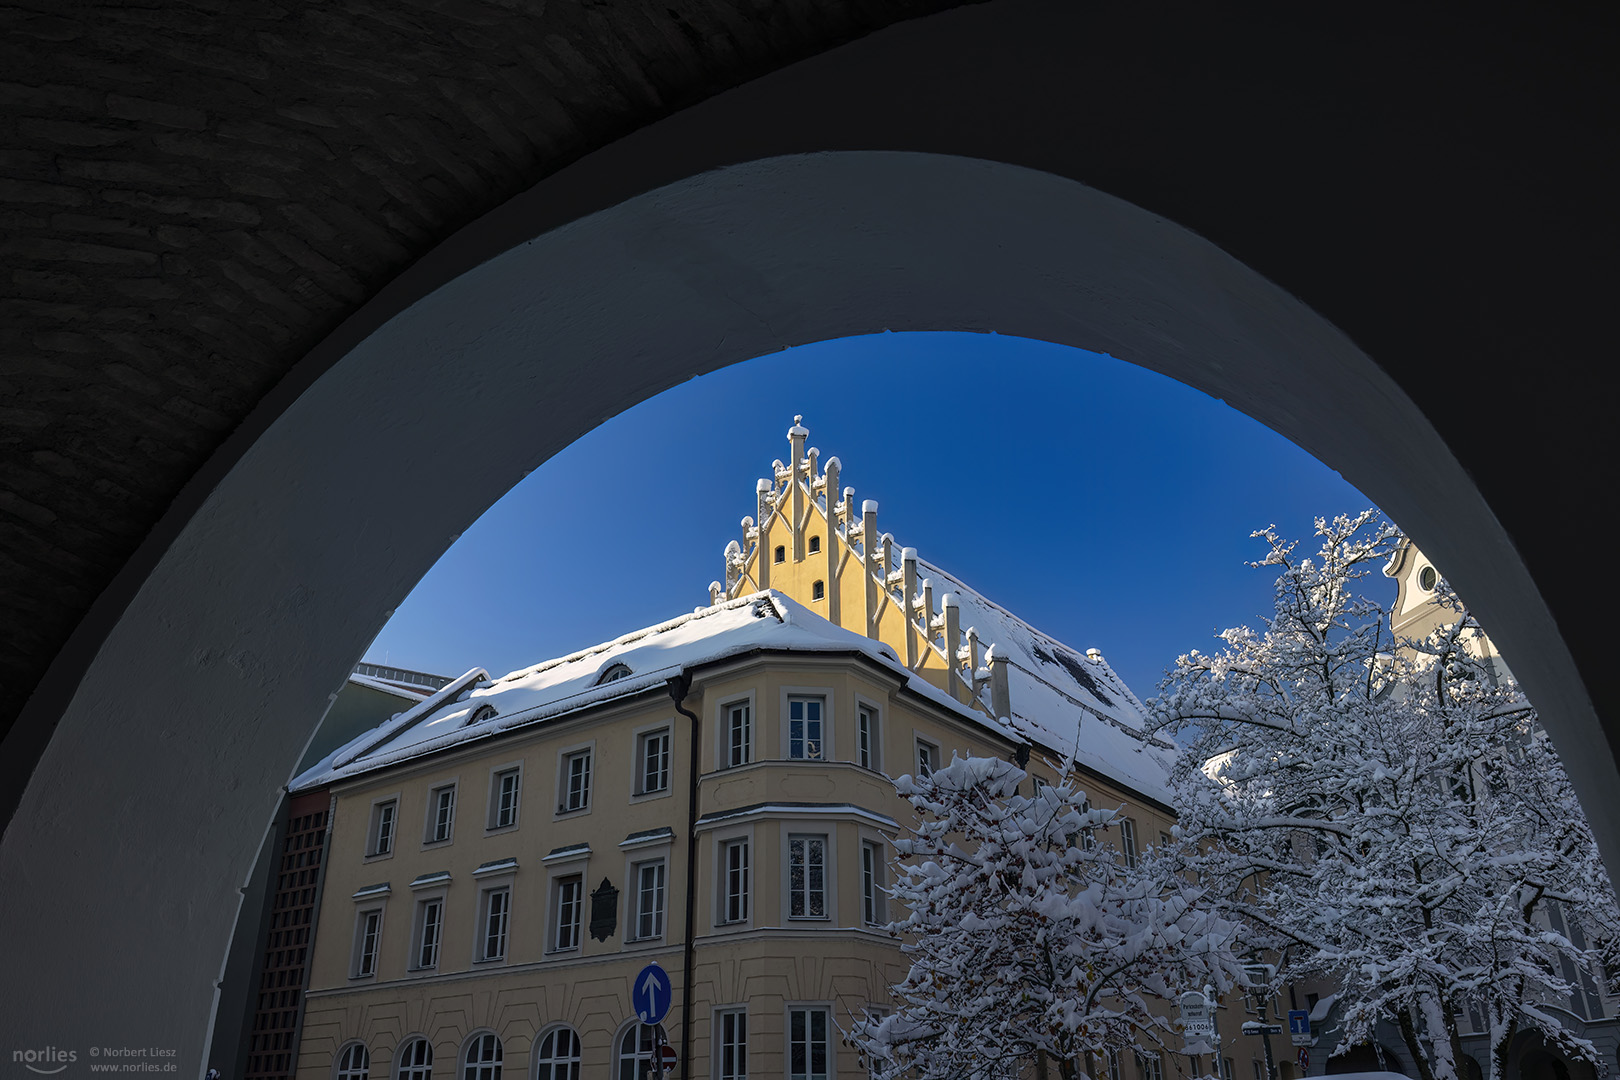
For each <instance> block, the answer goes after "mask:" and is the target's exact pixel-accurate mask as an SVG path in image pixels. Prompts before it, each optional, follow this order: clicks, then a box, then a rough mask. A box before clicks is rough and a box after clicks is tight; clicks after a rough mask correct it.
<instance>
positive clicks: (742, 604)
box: [289, 590, 1022, 791]
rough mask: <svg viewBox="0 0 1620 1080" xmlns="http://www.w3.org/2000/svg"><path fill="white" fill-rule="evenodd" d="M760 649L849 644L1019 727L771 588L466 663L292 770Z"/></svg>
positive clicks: (476, 734) (327, 778)
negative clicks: (430, 690)
mask: <svg viewBox="0 0 1620 1080" xmlns="http://www.w3.org/2000/svg"><path fill="white" fill-rule="evenodd" d="M761 650H771V651H778V650H780V651H791V652H838V653H848V652H855V653H860V654H863V655H865V656H867V657H869V658H870V659H871V660H873V661H874V662H876V663H877V664H879V665H881V666H883V667H886V668H888V669H889V670H890V671H892V672H894V673H895V674H896V675H898V676H900V677H901V678H903V679H904V680H905V682H906V685H907V686H908V688H909V689H911V690H912V691H914V692H916V693H917V694H920V695H922V696H923V697H926V698H928V699H929V700H930V701H932V702H933V703H934V704H935V705H937V706H939V707H940V708H941V709H944V710H947V711H949V712H953V713H955V714H957V715H958V716H959V717H961V718H963V719H965V720H969V721H971V722H973V723H975V724H980V725H983V726H995V727H996V728H997V730H998V731H1000V732H1001V733H1002V734H1003V736H1005V737H1008V738H1011V739H1012V740H1013V741H1015V742H1017V741H1022V740H1021V739H1020V737H1019V736H1018V735H1016V734H1015V733H1013V732H1010V731H1007V730H1006V729H1004V728H1000V727H999V726H996V725H994V723H993V722H992V721H989V720H988V719H987V718H986V717H985V716H984V715H983V714H982V713H979V712H976V711H974V710H973V709H972V708H970V707H969V706H967V705H963V704H961V703H960V702H957V701H954V700H953V699H952V698H951V697H950V696H949V695H947V694H946V693H945V692H944V691H942V690H940V689H939V688H938V687H936V686H934V685H933V684H931V683H929V682H928V681H927V680H926V679H924V678H922V677H921V676H918V675H914V674H912V673H911V672H908V671H907V670H906V668H905V665H904V664H903V663H902V662H901V661H900V659H899V658H898V657H896V656H895V655H894V652H893V650H892V649H890V648H889V647H888V646H887V645H884V644H883V643H882V642H879V641H873V640H871V639H869V638H866V637H862V636H861V635H859V634H855V633H852V632H850V631H848V630H845V629H842V628H841V627H838V626H835V625H833V624H832V623H830V622H828V621H827V620H826V619H824V618H822V617H821V616H820V615H817V614H816V613H815V612H813V611H811V610H810V609H809V608H807V607H805V606H804V605H802V604H800V603H798V602H797V601H795V600H793V599H791V598H789V597H787V596H784V595H782V594H781V593H779V592H776V591H774V590H767V591H765V592H759V593H753V594H751V595H748V596H742V597H738V598H737V599H735V600H728V601H725V602H724V603H721V604H717V605H715V606H713V607H709V608H699V609H698V610H696V611H694V612H692V613H691V614H689V615H683V616H681V617H680V618H678V619H672V620H670V621H669V622H664V623H660V624H658V625H657V626H650V627H647V628H645V629H643V630H637V631H636V632H634V633H631V634H626V635H624V636H623V637H620V638H616V639H614V640H613V641H608V642H603V643H602V644H600V645H596V646H593V647H592V648H589V649H584V650H582V651H580V652H577V653H573V654H571V655H569V656H564V657H559V658H557V659H554V660H547V661H545V662H544V663H540V664H535V665H533V666H532V667H527V668H522V669H520V670H518V671H514V672H512V673H511V674H509V675H505V676H502V677H501V678H499V679H491V678H490V677H489V675H488V673H487V672H485V671H483V670H482V669H477V668H475V669H473V670H472V671H469V672H467V673H466V674H465V675H462V676H461V677H460V678H458V679H455V680H453V681H451V682H450V683H449V684H448V685H446V686H445V687H444V688H443V689H442V690H440V691H439V692H438V693H436V694H434V695H433V696H432V697H430V698H428V699H427V700H425V701H423V702H421V703H420V704H418V705H416V706H414V707H412V708H411V709H408V710H407V711H405V712H403V713H399V714H397V715H395V716H394V717H393V718H392V719H390V720H389V721H387V722H386V723H384V724H381V725H379V726H377V727H375V728H372V729H371V730H370V731H367V732H364V733H363V734H361V735H360V736H358V737H357V738H355V739H353V740H351V741H350V742H348V743H346V744H345V745H343V746H340V747H338V748H337V749H336V750H334V751H333V752H332V753H331V754H329V755H327V756H326V757H325V758H324V759H322V760H321V761H319V762H317V763H316V764H315V765H314V766H313V767H311V768H310V769H308V770H306V771H305V772H304V773H302V774H301V775H299V776H298V777H296V778H295V779H294V780H293V781H292V783H291V784H290V785H289V788H290V789H291V790H293V791H301V790H307V789H310V788H315V787H320V786H323V785H326V784H330V783H333V782H336V781H339V780H344V779H348V778H350V777H354V776H359V775H363V774H364V773H367V772H371V771H372V770H374V769H379V768H383V767H384V766H388V765H394V764H398V763H400V762H403V761H409V760H411V759H414V758H418V757H422V756H425V755H427V754H432V753H435V752H437V751H440V750H445V749H449V748H451V747H455V746H460V745H463V744H466V743H470V742H473V741H475V740H479V739H486V738H489V737H492V736H494V735H498V734H501V733H503V732H507V731H511V730H513V729H516V728H521V727H529V726H533V725H537V724H541V723H544V722H546V721H549V720H555V719H558V718H560V717H563V716H568V715H571V714H573V713H576V712H578V711H580V710H582V709H585V708H589V707H592V706H596V705H601V704H603V703H606V702H609V701H613V700H616V699H620V698H627V697H632V696H634V695H636V694H640V693H644V692H646V691H648V690H652V689H661V688H662V687H663V686H664V685H665V683H667V681H668V680H669V679H671V678H674V677H675V676H677V675H679V674H680V673H681V672H682V671H683V670H687V669H690V668H693V667H695V666H698V665H701V664H710V663H714V662H716V661H720V660H725V659H728V658H731V657H736V656H743V655H746V654H748V653H752V652H758V651H761Z"/></svg>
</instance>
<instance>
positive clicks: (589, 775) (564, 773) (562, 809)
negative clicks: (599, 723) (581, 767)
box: [556, 739, 596, 818]
mask: <svg viewBox="0 0 1620 1080" xmlns="http://www.w3.org/2000/svg"><path fill="white" fill-rule="evenodd" d="M579 758H584V760H585V784H584V788H583V793H582V800H583V801H581V803H580V804H579V805H578V806H571V805H570V799H571V797H572V795H573V790H574V789H573V786H572V783H571V781H572V778H573V762H574V761H575V760H577V759H579ZM595 784H596V740H595V739H592V740H591V741H590V742H586V743H580V744H578V745H576V746H565V747H563V748H562V749H560V750H558V751H557V814H556V816H557V817H560V818H561V817H576V816H583V815H585V814H589V813H590V812H591V803H592V798H591V788H592V787H593V786H594V785H595Z"/></svg>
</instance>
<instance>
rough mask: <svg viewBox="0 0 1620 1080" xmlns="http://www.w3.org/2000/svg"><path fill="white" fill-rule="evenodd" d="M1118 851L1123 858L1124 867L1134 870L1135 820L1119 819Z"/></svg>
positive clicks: (1135, 856) (1135, 858)
mask: <svg viewBox="0 0 1620 1080" xmlns="http://www.w3.org/2000/svg"><path fill="white" fill-rule="evenodd" d="M1119 850H1120V854H1122V855H1124V856H1125V865H1126V866H1127V867H1131V868H1133V869H1134V868H1135V866H1136V860H1137V852H1136V819H1135V818H1128V817H1121V818H1120V819H1119Z"/></svg>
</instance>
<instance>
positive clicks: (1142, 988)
mask: <svg viewBox="0 0 1620 1080" xmlns="http://www.w3.org/2000/svg"><path fill="white" fill-rule="evenodd" d="M1069 772H1070V770H1069V769H1067V768H1065V769H1063V770H1061V772H1060V775H1063V776H1068V775H1069ZM1025 778H1026V774H1025V773H1024V772H1023V770H1021V769H1019V768H1017V767H1015V766H1013V765H1011V764H1009V763H1007V762H1005V761H1000V760H996V759H989V758H968V759H961V758H956V759H953V760H952V762H951V763H950V764H949V765H947V766H945V767H944V768H941V769H937V770H935V771H934V772H933V773H932V774H931V775H928V776H916V777H911V776H903V777H901V778H900V779H899V780H897V781H896V787H897V789H898V790H899V792H900V794H901V795H902V796H904V797H905V798H907V799H908V800H910V802H911V805H912V806H913V807H914V808H915V809H916V811H917V815H918V817H919V819H920V821H921V823H920V824H919V825H918V826H917V827H916V828H915V830H913V832H912V835H911V837H910V838H909V839H903V840H900V841H898V842H897V844H896V847H897V850H898V853H899V855H900V859H901V862H900V864H899V866H898V868H897V880H896V883H895V885H894V887H893V889H892V890H891V893H892V895H893V897H894V898H895V900H896V901H898V903H899V905H900V906H901V907H902V908H903V909H905V911H906V912H907V913H906V914H905V916H904V917H902V918H899V919H898V920H897V921H895V922H893V923H891V924H890V925H889V929H890V932H891V933H894V934H896V935H898V936H900V937H902V938H903V939H904V942H905V943H904V945H903V948H904V950H905V952H906V953H907V954H908V955H909V956H910V958H911V969H910V971H909V973H908V974H907V975H906V977H905V979H904V981H902V982H901V983H899V984H897V985H896V986H894V987H893V988H892V992H893V995H894V997H895V1000H896V1001H897V1002H898V1003H899V1004H898V1008H897V1009H896V1011H895V1012H894V1014H893V1015H890V1016H886V1017H867V1018H865V1019H862V1020H859V1021H856V1022H855V1023H854V1024H853V1025H852V1027H851V1028H850V1030H849V1031H848V1032H847V1036H846V1037H847V1039H848V1041H849V1042H850V1043H851V1044H852V1045H854V1046H856V1047H857V1048H858V1049H860V1050H861V1052H862V1053H863V1054H864V1055H865V1056H866V1057H867V1059H868V1060H869V1061H871V1062H874V1063H875V1071H874V1075H879V1076H884V1077H892V1076H900V1075H905V1076H916V1077H921V1078H940V1080H944V1078H950V1080H990V1078H1000V1077H1005V1076H1012V1075H1017V1073H1018V1072H1019V1068H1020V1065H1021V1064H1027V1063H1029V1062H1032V1061H1033V1060H1034V1059H1035V1058H1036V1057H1037V1055H1039V1054H1040V1053H1042V1052H1044V1053H1045V1055H1046V1056H1047V1058H1048V1059H1049V1060H1050V1061H1051V1062H1053V1063H1054V1064H1055V1066H1056V1069H1057V1072H1058V1075H1060V1076H1061V1077H1063V1078H1064V1080H1074V1078H1076V1077H1079V1076H1081V1075H1083V1074H1085V1073H1089V1072H1090V1069H1089V1068H1086V1067H1085V1065H1086V1062H1087V1059H1088V1057H1089V1055H1092V1054H1097V1053H1100V1052H1102V1051H1103V1050H1105V1049H1107V1048H1113V1049H1124V1048H1127V1047H1131V1046H1134V1045H1136V1044H1138V1043H1139V1042H1146V1043H1149V1044H1153V1043H1156V1042H1158V1040H1159V1037H1160V1035H1162V1034H1163V1033H1166V1032H1168V1031H1169V1030H1170V1028H1169V1026H1168V1024H1167V1022H1166V1021H1165V1020H1164V1019H1163V1018H1162V1017H1161V1016H1160V1015H1157V1014H1155V1012H1153V1011H1151V1010H1150V1003H1151V1002H1153V1001H1168V1000H1171V999H1173V998H1174V996H1175V995H1176V994H1177V993H1179V992H1180V991H1183V990H1186V989H1188V988H1195V987H1202V986H1203V985H1204V984H1205V983H1214V984H1216V985H1217V986H1219V987H1221V988H1223V989H1224V988H1225V987H1227V986H1230V985H1231V984H1232V983H1233V982H1234V981H1235V980H1236V979H1238V978H1240V977H1241V975H1240V972H1241V968H1240V965H1239V963H1238V961H1237V960H1236V959H1235V958H1234V957H1233V955H1232V952H1231V945H1232V941H1233V938H1234V936H1235V928H1234V927H1233V926H1232V924H1231V923H1229V922H1228V921H1227V920H1225V919H1223V918H1221V917H1219V916H1217V915H1214V914H1212V913H1211V912H1210V911H1209V909H1208V908H1207V907H1206V906H1204V905H1202V904H1200V903H1199V900H1200V898H1201V894H1202V890H1200V889H1198V888H1197V887H1195V886H1193V885H1191V884H1189V882H1188V881H1187V880H1186V879H1185V878H1184V877H1183V876H1181V875H1178V874H1176V873H1174V872H1172V871H1171V870H1170V869H1169V868H1167V867H1166V866H1165V865H1164V864H1163V863H1162V862H1161V861H1160V860H1159V859H1157V858H1156V857H1155V856H1154V855H1153V854H1152V853H1149V854H1148V855H1146V856H1144V857H1142V858H1140V859H1138V860H1137V863H1136V865H1135V866H1134V867H1131V866H1127V865H1126V863H1125V860H1123V859H1120V858H1117V857H1116V855H1115V852H1114V850H1113V848H1112V845H1110V844H1108V843H1107V842H1106V834H1107V832H1108V831H1109V826H1110V823H1111V822H1112V821H1113V819H1114V817H1115V814H1116V811H1113V810H1100V809H1091V808H1089V807H1088V805H1087V802H1086V796H1085V793H1084V792H1082V791H1079V790H1076V789H1075V788H1074V786H1073V784H1072V783H1071V782H1069V781H1064V782H1062V783H1058V784H1055V785H1050V786H1045V787H1042V788H1040V790H1038V791H1035V792H1034V793H1033V794H1029V795H1024V794H1020V791H1019V788H1020V785H1022V784H1024V782H1025Z"/></svg>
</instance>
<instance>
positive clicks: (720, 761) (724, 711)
mask: <svg viewBox="0 0 1620 1080" xmlns="http://www.w3.org/2000/svg"><path fill="white" fill-rule="evenodd" d="M739 707H741V708H742V709H744V710H746V712H745V714H744V722H743V736H744V740H745V741H744V744H743V746H742V751H743V753H742V755H741V757H742V760H741V761H738V762H736V763H733V762H732V750H733V749H734V743H733V742H732V738H731V735H732V729H731V720H732V710H733V709H736V708H739ZM758 717H759V710H758V708H757V707H756V705H755V701H754V692H753V691H752V690H750V691H748V693H746V694H742V695H739V696H736V697H729V698H726V699H725V700H724V701H722V702H720V704H719V705H717V706H716V707H715V717H714V731H715V748H714V755H715V756H714V764H715V768H716V769H717V770H718V769H740V768H742V767H743V766H744V765H752V764H753V763H754V762H755V761H756V760H757V759H758V754H757V751H758V749H759V747H758V735H759V726H758V724H757V723H756V721H757V719H758Z"/></svg>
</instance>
